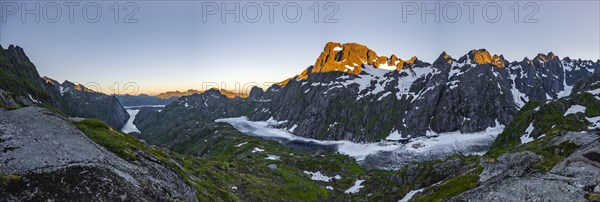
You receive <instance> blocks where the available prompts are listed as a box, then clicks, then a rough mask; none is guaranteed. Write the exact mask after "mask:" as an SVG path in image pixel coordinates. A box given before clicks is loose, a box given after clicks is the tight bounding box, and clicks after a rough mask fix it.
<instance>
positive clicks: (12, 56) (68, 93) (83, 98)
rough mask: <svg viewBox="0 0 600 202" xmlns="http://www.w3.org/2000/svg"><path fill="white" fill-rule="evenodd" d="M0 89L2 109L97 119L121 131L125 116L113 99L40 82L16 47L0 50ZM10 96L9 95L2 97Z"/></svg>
mask: <svg viewBox="0 0 600 202" xmlns="http://www.w3.org/2000/svg"><path fill="white" fill-rule="evenodd" d="M0 89H3V90H4V91H5V92H4V93H1V94H3V96H1V97H2V99H1V100H0V104H3V105H6V106H12V107H16V106H44V107H48V108H55V109H58V110H61V111H63V112H65V114H66V115H68V116H74V117H85V118H98V119H100V120H102V121H104V122H106V123H107V124H109V125H110V126H112V127H114V128H121V126H123V124H125V122H127V119H128V118H129V114H127V111H125V109H123V106H122V105H121V104H120V103H119V102H118V100H117V99H116V98H115V97H114V96H107V95H104V94H102V93H96V92H92V91H90V90H89V89H85V87H83V86H81V85H75V84H72V83H70V82H65V83H63V84H60V83H58V82H56V81H54V80H52V79H50V78H47V77H44V78H40V75H39V74H38V72H37V69H36V68H35V66H34V65H33V64H32V63H31V61H29V58H28V57H27V56H26V55H25V52H24V51H23V49H21V48H20V47H18V46H17V47H15V46H12V45H11V46H9V47H8V49H3V48H1V47H0ZM6 92H10V93H6Z"/></svg>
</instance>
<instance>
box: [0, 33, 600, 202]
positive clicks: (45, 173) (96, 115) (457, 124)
mask: <svg viewBox="0 0 600 202" xmlns="http://www.w3.org/2000/svg"><path fill="white" fill-rule="evenodd" d="M0 76H1V78H2V80H1V81H0V89H1V90H0V161H2V162H3V163H2V164H0V190H2V191H1V192H0V201H40V200H56V201H71V200H101V201H554V200H556V201H598V200H600V161H599V159H598V155H599V154H600V144H599V143H600V142H599V141H600V139H599V138H600V136H599V132H600V61H590V60H581V59H571V58H569V57H564V58H562V59H561V58H559V57H558V56H556V55H554V54H553V53H547V54H538V55H536V56H535V57H533V59H529V58H527V57H525V58H524V59H523V60H522V61H512V62H510V61H507V60H505V59H504V57H503V56H502V55H492V54H490V53H489V52H488V51H487V50H485V49H474V50H472V51H469V52H468V53H466V54H465V55H461V56H458V57H456V58H453V57H452V56H450V55H448V54H447V53H446V52H443V53H442V54H440V56H439V57H438V58H437V59H436V60H435V61H432V62H425V61H421V60H419V59H418V58H417V57H412V58H410V59H406V60H403V59H400V58H398V57H397V56H395V55H391V56H389V57H388V56H380V55H377V53H375V51H373V50H371V49H369V48H368V47H367V46H365V45H361V44H357V43H346V44H341V43H337V42H329V43H327V44H326V45H325V46H324V48H323V51H322V52H321V54H320V55H319V56H318V57H317V60H316V61H315V63H314V64H313V65H310V66H308V67H307V68H306V69H305V70H304V71H302V72H301V73H300V74H298V75H295V76H292V77H290V78H287V79H282V81H281V82H279V83H276V84H274V85H272V86H270V87H269V88H267V89H262V88H259V87H254V88H252V89H251V90H250V92H248V93H247V94H246V93H239V92H231V91H227V90H224V89H206V90H202V91H201V90H188V91H185V92H179V91H171V92H167V93H163V94H160V95H157V96H151V95H144V94H141V95H105V94H102V93H100V92H94V91H93V90H90V89H88V88H86V87H85V86H83V85H78V84H73V83H71V82H69V81H64V82H63V83H59V82H57V81H55V80H52V79H50V78H48V77H41V76H40V75H39V73H38V72H37V70H36V67H35V66H34V65H33V63H31V61H30V60H29V58H28V57H27V56H26V55H25V52H24V50H22V49H21V48H20V47H18V46H12V45H11V46H9V47H8V48H7V49H4V48H0Z"/></svg>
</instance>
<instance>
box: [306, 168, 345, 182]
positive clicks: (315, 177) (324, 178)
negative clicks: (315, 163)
mask: <svg viewBox="0 0 600 202" xmlns="http://www.w3.org/2000/svg"><path fill="white" fill-rule="evenodd" d="M304 173H306V174H307V175H310V176H311V177H310V179H311V180H314V181H324V182H329V181H331V179H336V180H339V179H342V176H340V175H336V176H333V177H329V176H327V175H324V174H322V173H321V171H317V172H310V171H306V170H305V171H304Z"/></svg>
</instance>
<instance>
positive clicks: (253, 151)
mask: <svg viewBox="0 0 600 202" xmlns="http://www.w3.org/2000/svg"><path fill="white" fill-rule="evenodd" d="M264 151H265V150H264V149H261V148H258V147H254V149H253V150H252V153H256V152H264Z"/></svg>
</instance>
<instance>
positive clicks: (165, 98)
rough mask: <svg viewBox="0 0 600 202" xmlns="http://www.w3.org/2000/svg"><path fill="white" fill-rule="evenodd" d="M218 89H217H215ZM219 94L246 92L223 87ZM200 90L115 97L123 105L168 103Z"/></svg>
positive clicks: (227, 95)
mask: <svg viewBox="0 0 600 202" xmlns="http://www.w3.org/2000/svg"><path fill="white" fill-rule="evenodd" d="M217 90H219V89H217ZM219 91H220V93H221V94H223V95H225V96H226V97H228V98H235V97H242V98H246V97H248V94H247V93H238V92H233V91H228V90H225V89H220V90H219ZM201 93H202V91H199V90H194V89H189V90H187V91H183V92H180V91H168V92H164V93H160V94H158V95H156V96H150V95H146V94H140V95H128V94H126V95H117V98H118V99H119V101H120V102H121V103H122V104H123V105H124V106H144V105H168V104H170V103H171V102H173V101H175V100H177V98H179V97H183V96H191V95H194V94H201Z"/></svg>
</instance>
